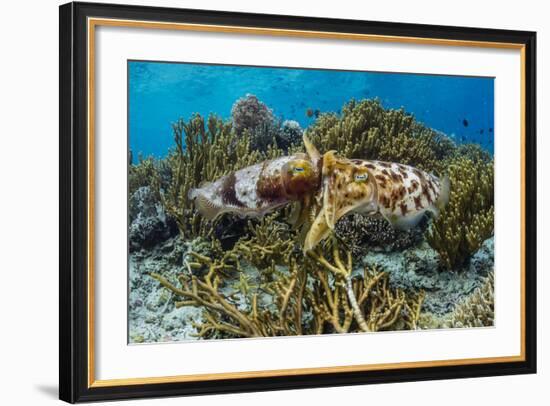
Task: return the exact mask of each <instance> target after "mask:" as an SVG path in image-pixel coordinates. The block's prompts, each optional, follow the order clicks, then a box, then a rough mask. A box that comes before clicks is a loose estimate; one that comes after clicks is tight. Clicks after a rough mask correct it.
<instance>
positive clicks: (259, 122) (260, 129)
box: [231, 94, 279, 150]
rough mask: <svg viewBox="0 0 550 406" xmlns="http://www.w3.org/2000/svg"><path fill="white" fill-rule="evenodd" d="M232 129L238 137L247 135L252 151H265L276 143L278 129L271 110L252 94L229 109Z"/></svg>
mask: <svg viewBox="0 0 550 406" xmlns="http://www.w3.org/2000/svg"><path fill="white" fill-rule="evenodd" d="M231 120H232V123H233V129H234V130H235V133H236V134H237V135H239V136H242V135H243V134H248V135H249V136H250V146H251V148H252V149H259V150H265V149H266V148H267V147H268V146H270V145H274V144H275V143H276V139H277V136H278V134H279V127H278V125H277V122H276V120H275V116H274V115H273V112H272V110H271V109H270V108H269V107H267V106H266V105H265V104H264V103H263V102H261V101H260V100H258V98H257V97H256V96H254V95H253V94H247V95H246V96H245V97H242V98H240V99H239V100H237V101H236V102H235V104H233V107H232V109H231Z"/></svg>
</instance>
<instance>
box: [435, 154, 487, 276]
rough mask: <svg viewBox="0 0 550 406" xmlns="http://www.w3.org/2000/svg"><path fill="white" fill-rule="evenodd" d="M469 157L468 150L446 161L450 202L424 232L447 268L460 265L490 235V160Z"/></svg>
mask: <svg viewBox="0 0 550 406" xmlns="http://www.w3.org/2000/svg"><path fill="white" fill-rule="evenodd" d="M468 155H470V157H468ZM471 155H472V151H471V150H470V152H469V153H467V154H457V156H456V157H453V158H451V159H449V164H448V166H447V172H448V173H449V177H450V183H451V193H450V199H449V203H448V204H447V206H446V207H445V209H444V210H443V211H442V212H441V213H440V216H439V217H438V218H437V219H436V220H435V221H434V222H433V223H432V225H431V227H430V229H429V231H428V233H427V240H428V242H429V244H430V245H431V246H432V247H433V248H434V249H435V250H437V251H438V252H439V254H440V256H441V261H442V265H443V267H444V268H446V269H452V268H456V267H457V266H460V265H462V264H463V263H464V261H466V260H467V259H468V258H470V256H471V255H472V254H473V253H475V252H476V251H477V250H478V249H479V247H480V246H481V244H482V243H483V241H485V240H486V239H487V238H489V237H490V236H491V235H492V234H493V223H494V194H493V193H494V192H493V182H494V168H493V161H492V160H489V161H486V160H485V159H481V158H482V157H481V156H479V157H478V156H477V155H478V154H477V153H475V156H474V159H472V157H471Z"/></svg>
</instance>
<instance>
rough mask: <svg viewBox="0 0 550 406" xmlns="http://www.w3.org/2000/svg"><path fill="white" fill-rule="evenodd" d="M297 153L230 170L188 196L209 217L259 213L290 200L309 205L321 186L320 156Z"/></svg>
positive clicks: (280, 205)
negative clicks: (233, 170) (224, 214)
mask: <svg viewBox="0 0 550 406" xmlns="http://www.w3.org/2000/svg"><path fill="white" fill-rule="evenodd" d="M309 152H310V151H308V154H302V153H297V154H294V155H290V156H284V157H280V158H276V159H273V160H269V161H265V162H263V163H259V164H256V165H252V166H248V167H246V168H243V169H239V170H238V171H235V172H231V173H229V174H228V175H226V176H223V177H222V178H220V179H218V180H216V181H214V182H210V183H207V184H205V185H203V186H201V187H199V188H195V189H192V190H190V191H189V198H190V199H192V200H193V201H194V203H195V207H196V208H197V210H198V211H199V212H200V213H201V214H202V215H203V216H204V217H206V218H207V219H214V218H216V217H218V216H219V215H221V214H223V213H233V214H237V215H240V216H242V217H259V216H263V215H265V214H267V213H270V212H272V211H274V210H276V209H278V208H280V207H282V206H284V205H286V204H288V203H291V202H301V204H302V206H304V207H306V206H309V201H310V199H311V198H312V196H313V195H314V194H315V193H317V191H318V190H319V185H320V179H321V170H320V166H319V159H320V156H319V155H318V153H317V151H316V150H313V151H311V153H312V154H310V153H309Z"/></svg>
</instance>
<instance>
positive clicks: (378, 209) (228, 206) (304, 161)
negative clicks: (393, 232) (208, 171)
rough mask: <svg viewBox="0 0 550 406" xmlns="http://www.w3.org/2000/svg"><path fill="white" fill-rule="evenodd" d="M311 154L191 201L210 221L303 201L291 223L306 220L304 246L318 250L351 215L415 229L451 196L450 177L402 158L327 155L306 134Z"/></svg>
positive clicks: (275, 163)
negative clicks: (386, 159) (395, 160)
mask: <svg viewBox="0 0 550 406" xmlns="http://www.w3.org/2000/svg"><path fill="white" fill-rule="evenodd" d="M304 145H305V147H306V152H307V153H305V154H304V153H297V154H294V155H290V156H284V157H280V158H277V159H273V160H269V161H265V162H263V163H259V164H256V165H252V166H248V167H246V168H243V169H240V170H238V171H235V172H232V173H230V174H228V175H226V176H223V177H222V178H220V179H218V180H216V181H214V182H211V183H208V184H205V185H203V186H202V187H199V188H196V189H192V190H191V191H190V192H189V198H190V199H192V200H193V201H194V203H195V207H196V208H197V210H198V211H199V212H200V213H201V214H202V215H203V216H204V217H206V218H208V219H214V218H216V217H218V216H220V215H221V214H223V213H234V214H238V215H241V216H246V217H253V216H256V217H258V216H263V215H265V214H267V213H270V212H272V211H274V210H276V209H278V208H281V207H282V206H285V205H287V204H290V203H293V202H294V203H296V208H297V210H295V211H294V214H292V215H291V217H293V220H292V222H293V223H294V225H295V227H298V226H302V225H304V224H306V225H307V227H308V228H307V229H306V231H307V234H305V239H304V245H303V250H304V253H307V252H308V251H311V250H313V249H314V248H315V247H316V246H317V245H318V244H319V243H320V242H321V241H323V240H324V239H325V238H327V237H328V236H329V235H330V233H331V232H332V231H333V230H334V227H335V224H336V222H337V221H338V220H339V219H340V218H342V217H343V216H345V215H346V214H349V213H362V214H364V215H368V216H382V217H384V218H385V219H386V220H388V221H389V222H390V223H391V224H392V225H393V226H394V227H396V228H399V229H408V228H412V227H414V226H415V225H416V224H418V222H419V221H420V220H421V218H422V217H423V216H424V213H425V212H427V211H429V212H432V213H433V214H434V215H435V216H437V215H438V214H439V212H440V210H441V209H442V208H443V207H444V206H445V205H446V204H447V201H448V199H449V188H450V185H449V178H448V177H445V178H443V179H439V178H437V177H436V176H434V175H432V174H429V173H427V172H424V171H421V170H419V169H417V168H414V167H411V166H408V165H402V164H398V163H390V162H382V161H367V160H361V159H347V158H342V157H338V156H337V155H336V153H335V152H334V151H329V152H327V153H325V154H324V155H321V154H320V153H319V152H318V151H317V149H316V148H315V146H314V145H313V144H312V143H311V142H310V141H309V139H308V138H307V137H306V136H304Z"/></svg>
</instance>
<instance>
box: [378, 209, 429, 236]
mask: <svg viewBox="0 0 550 406" xmlns="http://www.w3.org/2000/svg"><path fill="white" fill-rule="evenodd" d="M425 213H426V210H423V211H421V212H419V213H416V214H414V215H409V216H398V215H396V214H393V215H390V216H383V217H384V218H385V219H386V220H387V221H388V222H389V223H390V224H391V225H392V227H393V228H396V229H398V230H403V231H406V230H410V229H411V228H414V227H416V226H417V225H418V223H420V220H422V218H423V217H424V214H425Z"/></svg>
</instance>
